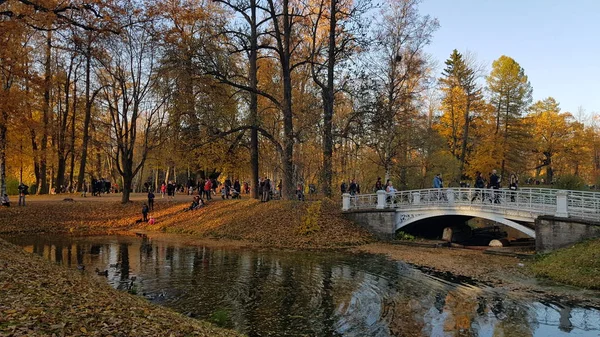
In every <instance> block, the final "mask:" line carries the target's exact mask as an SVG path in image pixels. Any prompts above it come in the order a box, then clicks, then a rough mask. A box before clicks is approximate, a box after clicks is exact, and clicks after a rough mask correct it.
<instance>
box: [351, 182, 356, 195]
mask: <svg viewBox="0 0 600 337" xmlns="http://www.w3.org/2000/svg"><path fill="white" fill-rule="evenodd" d="M356 189H357V185H356V180H355V179H352V181H351V182H350V195H356Z"/></svg>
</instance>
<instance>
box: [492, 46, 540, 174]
mask: <svg viewBox="0 0 600 337" xmlns="http://www.w3.org/2000/svg"><path fill="white" fill-rule="evenodd" d="M487 84H488V90H489V92H490V103H491V104H492V105H493V106H494V108H495V116H494V120H493V121H488V122H490V124H491V125H492V126H493V129H492V130H491V132H492V134H493V136H492V137H490V138H489V140H488V144H486V145H487V149H488V151H487V152H485V153H480V155H484V156H491V157H493V158H494V160H495V161H496V162H497V164H498V165H499V168H500V176H504V173H505V172H506V171H507V170H513V171H514V170H516V168H518V167H519V166H523V165H524V159H525V158H526V155H525V147H524V145H525V142H524V140H525V139H526V137H527V130H526V128H525V125H524V123H523V118H522V117H523V114H524V113H525V111H526V109H527V108H528V106H529V104H530V102H531V94H532V88H531V84H530V83H529V79H528V77H527V75H525V70H524V69H523V68H522V67H521V66H520V65H519V64H518V63H517V62H516V61H515V60H513V59H512V58H510V57H508V56H504V55H502V56H501V57H500V58H499V59H497V60H496V61H494V62H493V63H492V71H491V73H490V75H489V76H488V77H487Z"/></svg>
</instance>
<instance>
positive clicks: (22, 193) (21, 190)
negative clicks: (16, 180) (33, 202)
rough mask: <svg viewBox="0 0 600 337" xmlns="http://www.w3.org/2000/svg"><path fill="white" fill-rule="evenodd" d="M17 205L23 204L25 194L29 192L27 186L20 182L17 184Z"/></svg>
mask: <svg viewBox="0 0 600 337" xmlns="http://www.w3.org/2000/svg"><path fill="white" fill-rule="evenodd" d="M18 189H19V206H25V196H26V195H27V194H28V193H29V186H27V185H25V184H23V182H21V183H20V184H19V187H18Z"/></svg>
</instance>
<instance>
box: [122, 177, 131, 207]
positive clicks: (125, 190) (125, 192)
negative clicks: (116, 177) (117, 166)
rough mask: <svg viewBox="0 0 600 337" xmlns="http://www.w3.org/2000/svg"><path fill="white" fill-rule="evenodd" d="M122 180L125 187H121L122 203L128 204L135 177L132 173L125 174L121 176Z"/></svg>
mask: <svg viewBox="0 0 600 337" xmlns="http://www.w3.org/2000/svg"><path fill="white" fill-rule="evenodd" d="M121 181H122V182H123V187H121V191H122V194H121V203H122V204H126V203H128V202H129V195H130V194H131V185H132V183H133V177H132V176H131V173H129V174H123V175H122V176H121Z"/></svg>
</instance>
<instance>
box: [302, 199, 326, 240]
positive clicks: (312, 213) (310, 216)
mask: <svg viewBox="0 0 600 337" xmlns="http://www.w3.org/2000/svg"><path fill="white" fill-rule="evenodd" d="M320 215H321V202H320V201H315V202H313V203H311V204H310V206H308V208H307V209H306V214H305V215H304V216H303V217H302V223H301V224H300V227H298V233H300V234H302V235H308V234H311V233H314V232H317V231H319V230H320V229H321V227H320V226H319V217H320Z"/></svg>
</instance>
